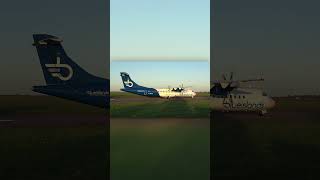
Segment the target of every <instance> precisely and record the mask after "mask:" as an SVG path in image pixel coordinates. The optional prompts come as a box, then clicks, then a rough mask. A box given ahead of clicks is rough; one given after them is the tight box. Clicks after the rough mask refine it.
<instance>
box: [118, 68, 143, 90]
mask: <svg viewBox="0 0 320 180" xmlns="http://www.w3.org/2000/svg"><path fill="white" fill-rule="evenodd" d="M120 75H121V78H122V82H123V86H124V89H137V88H145V87H142V86H139V85H138V84H137V83H135V82H134V81H133V80H132V79H131V78H130V76H129V74H128V73H126V72H121V73H120Z"/></svg>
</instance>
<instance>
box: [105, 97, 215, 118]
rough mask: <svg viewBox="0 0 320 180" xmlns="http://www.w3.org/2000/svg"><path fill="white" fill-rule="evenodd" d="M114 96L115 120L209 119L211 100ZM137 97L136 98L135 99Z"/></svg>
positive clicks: (112, 111) (112, 103)
mask: <svg viewBox="0 0 320 180" xmlns="http://www.w3.org/2000/svg"><path fill="white" fill-rule="evenodd" d="M118 94H123V95H124V94H126V95H124V96H119V95H113V97H117V98H116V99H115V100H114V101H111V108H110V112H111V117H114V118H204V117H209V114H210V109H209V98H206V95H205V93H203V94H202V98H193V99H192V98H183V99H175V98H172V99H162V98H150V97H141V96H137V95H131V94H130V93H118ZM134 97H135V98H134Z"/></svg>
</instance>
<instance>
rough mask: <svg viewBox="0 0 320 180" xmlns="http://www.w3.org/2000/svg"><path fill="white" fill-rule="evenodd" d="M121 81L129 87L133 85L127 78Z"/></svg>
mask: <svg viewBox="0 0 320 180" xmlns="http://www.w3.org/2000/svg"><path fill="white" fill-rule="evenodd" d="M123 82H124V84H125V85H126V86H127V87H130V88H131V87H132V86H133V82H131V81H130V80H129V79H128V80H127V81H123Z"/></svg>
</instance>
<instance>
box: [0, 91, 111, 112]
mask: <svg viewBox="0 0 320 180" xmlns="http://www.w3.org/2000/svg"><path fill="white" fill-rule="evenodd" d="M0 100H1V104H0V115H15V114H36V115H38V114H50V113H68V114H81V113H83V114H97V113H98V114H99V113H100V114H101V113H104V112H105V110H104V109H102V108H97V107H93V106H89V105H86V104H81V103H77V102H73V101H69V100H64V99H62V98H56V97H51V96H28V95H17V96H15V95H1V96H0Z"/></svg>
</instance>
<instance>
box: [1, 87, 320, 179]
mask: <svg viewBox="0 0 320 180" xmlns="http://www.w3.org/2000/svg"><path fill="white" fill-rule="evenodd" d="M123 96H127V97H123ZM112 98H114V99H115V101H114V102H113V101H112V102H111V105H112V104H113V103H119V104H116V105H118V108H119V107H121V106H122V103H123V102H122V99H125V100H128V101H129V105H127V106H124V107H123V108H124V109H125V110H123V109H121V108H119V109H117V108H116V109H111V114H113V118H112V119H111V126H110V140H111V141H110V145H111V146H110V152H111V153H110V156H111V161H110V165H111V172H110V176H111V178H112V179H113V180H122V179H124V180H126V179H139V180H143V179H209V168H210V166H209V160H210V150H209V146H210V133H211V145H213V146H212V149H211V150H212V151H211V157H213V160H212V167H213V172H214V175H213V177H214V178H215V179H216V180H219V179H226V178H242V177H244V178H252V179H262V178H263V177H265V179H271V178H272V179H277V178H278V177H281V179H295V178H299V179H305V178H306V177H307V178H306V179H317V178H316V177H319V175H318V174H319V173H318V172H320V168H319V167H320V133H319V132H320V131H319V129H320V121H319V117H320V116H319V109H320V98H315V97H313V98H306V97H301V98H291V97H290V98H276V101H277V105H276V108H275V109H274V110H272V111H271V112H270V114H268V115H267V116H265V117H260V116H258V115H257V114H255V113H254V114H248V113H244V114H242V113H230V114H222V113H214V114H211V120H209V118H208V117H209V115H208V114H207V111H208V110H207V109H205V107H206V105H205V103H207V100H206V95H203V96H200V97H199V99H196V98H195V99H193V100H192V99H188V100H174V101H168V100H165V99H152V101H150V98H147V100H148V101H145V99H143V98H142V100H141V98H140V97H134V96H132V95H130V96H129V95H127V94H126V93H125V94H120V95H119V94H118V95H117V94H116V95H115V96H113V95H112ZM0 99H1V102H2V104H1V105H0V118H1V119H10V118H13V119H15V118H17V120H23V121H26V122H28V121H29V120H30V121H32V120H33V119H37V118H38V119H37V121H35V122H33V123H32V124H30V126H26V123H24V124H23V126H20V124H19V122H17V123H16V124H12V125H11V124H10V122H0V159H1V162H2V163H0V179H77V180H79V179H106V177H107V176H108V175H107V174H106V169H107V165H108V159H107V158H108V156H107V155H108V148H107V146H108V144H107V140H108V138H107V135H108V134H109V133H108V126H107V124H103V123H102V124H101V123H100V124H99V123H91V122H94V121H97V122H103V121H108V118H107V117H108V114H106V111H105V110H103V109H99V108H94V107H91V106H87V105H82V104H79V103H73V102H70V101H65V100H61V99H58V98H53V97H47V96H37V97H32V96H0ZM189 100H190V101H189ZM191 100H192V101H191ZM131 102H132V103H133V104H130V103H131ZM135 103H136V104H138V106H137V107H139V108H137V107H136V106H135V105H134V104H135ZM140 103H141V104H140ZM192 103H194V104H192ZM144 104H148V105H147V106H145V105H144ZM114 107H117V106H114ZM135 107H136V108H137V109H135V110H130V109H132V108H133V109H134V108H135ZM141 107H143V108H144V109H143V110H141ZM152 108H155V112H154V113H152V111H151V110H152ZM192 108H194V110H192ZM197 108H198V109H197ZM186 109H187V110H186ZM143 111H144V112H143ZM114 113H118V115H117V114H114ZM122 113H127V114H126V115H125V116H128V115H129V117H130V118H128V117H125V116H124V115H123V114H122ZM144 113H145V114H144ZM161 113H163V114H164V115H162V116H161V115H160V116H158V115H159V114H161ZM155 114H157V115H155ZM133 115H135V116H133ZM59 116H60V117H59ZM170 116H173V117H170ZM132 117H134V118H132ZM52 118H53V120H55V119H57V124H54V126H51V125H52V124H50V123H49V124H43V122H46V121H48V120H49V119H51V121H52ZM63 118H66V120H69V119H73V120H72V121H71V122H74V123H75V125H72V124H71V125H70V124H67V125H65V124H59V123H60V122H62V123H63V122H64V121H60V120H61V119H62V120H63ZM77 119H79V120H80V119H81V121H87V122H88V123H86V124H78V123H77V122H76V120H77ZM210 121H211V123H210ZM37 122H41V126H37V125H36V126H34V125H35V124H34V123H37ZM3 123H6V124H5V125H3ZM210 125H211V129H212V131H211V132H210ZM35 172H36V173H35Z"/></svg>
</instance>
